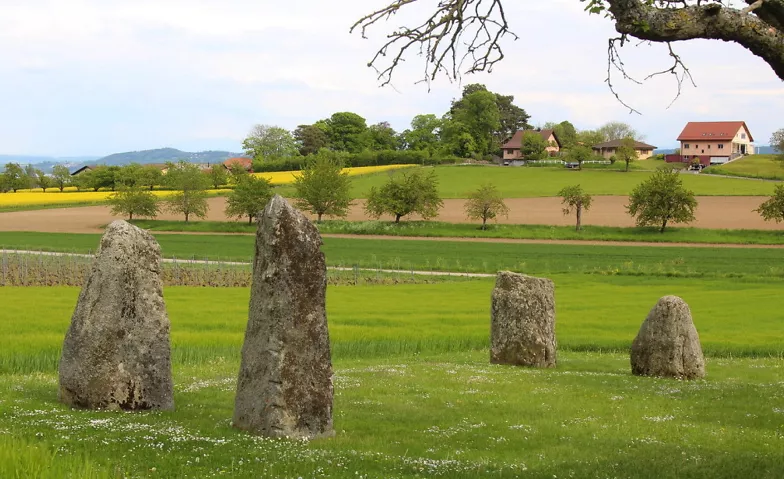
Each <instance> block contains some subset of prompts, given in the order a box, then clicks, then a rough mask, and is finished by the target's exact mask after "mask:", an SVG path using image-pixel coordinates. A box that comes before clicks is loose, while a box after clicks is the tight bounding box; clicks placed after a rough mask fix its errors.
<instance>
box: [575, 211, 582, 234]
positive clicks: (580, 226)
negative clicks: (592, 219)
mask: <svg viewBox="0 0 784 479" xmlns="http://www.w3.org/2000/svg"><path fill="white" fill-rule="evenodd" d="M582 219H583V205H577V228H576V229H577V231H580V229H581V228H582V222H583V221H582Z"/></svg>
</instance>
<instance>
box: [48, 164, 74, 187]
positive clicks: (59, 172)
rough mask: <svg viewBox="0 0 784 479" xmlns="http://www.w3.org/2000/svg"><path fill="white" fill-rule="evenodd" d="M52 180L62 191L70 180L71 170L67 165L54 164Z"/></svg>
mask: <svg viewBox="0 0 784 479" xmlns="http://www.w3.org/2000/svg"><path fill="white" fill-rule="evenodd" d="M52 180H53V181H54V186H56V187H57V188H59V189H60V191H63V189H65V187H66V186H68V185H69V184H70V182H71V172H70V171H68V167H67V166H63V165H55V166H54V167H53V168H52Z"/></svg>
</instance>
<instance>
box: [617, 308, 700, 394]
mask: <svg viewBox="0 0 784 479" xmlns="http://www.w3.org/2000/svg"><path fill="white" fill-rule="evenodd" d="M631 363H632V374H635V375H637V376H660V377H669V378H678V379H696V378H702V377H705V358H704V357H703V355H702V346H700V337H699V335H698V334H697V328H695V327H694V322H693V321H692V319H691V311H690V310H689V305H688V304H686V302H685V301H684V300H682V299H681V298H679V297H677V296H664V297H663V298H661V299H659V302H657V303H656V306H654V307H653V309H651V311H650V313H648V317H647V318H645V321H644V322H643V323H642V326H641V327H640V331H639V332H638V333H637V337H635V338H634V342H633V343H632V350H631Z"/></svg>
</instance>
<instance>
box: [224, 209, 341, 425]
mask: <svg viewBox="0 0 784 479" xmlns="http://www.w3.org/2000/svg"><path fill="white" fill-rule="evenodd" d="M320 246H321V235H319V232H318V230H317V229H316V227H315V226H313V224H312V223H311V222H310V221H309V220H308V219H307V218H306V217H305V216H304V215H303V214H302V213H300V212H299V211H298V210H296V209H294V208H293V207H292V206H291V205H290V204H289V203H288V202H286V200H284V199H283V198H282V197H280V196H278V195H275V196H274V197H273V198H272V199H271V200H270V201H269V203H267V206H266V207H265V208H264V211H263V212H262V214H261V218H260V222H259V227H258V231H257V233H256V256H255V260H254V263H253V285H252V286H251V295H250V311H249V314H248V326H247V329H246V331H245V342H244V344H243V345H242V363H241V364H240V372H239V379H238V381H237V396H236V399H235V405H234V426H235V427H237V428H240V429H244V430H247V431H250V432H253V433H255V434H261V435H265V436H272V437H294V438H314V437H319V436H329V435H332V434H334V432H333V430H332V394H333V390H332V360H331V356H330V349H329V333H328V331H327V312H326V301H325V298H326V287H327V269H326V264H325V262H324V254H323V253H322V252H321V249H320Z"/></svg>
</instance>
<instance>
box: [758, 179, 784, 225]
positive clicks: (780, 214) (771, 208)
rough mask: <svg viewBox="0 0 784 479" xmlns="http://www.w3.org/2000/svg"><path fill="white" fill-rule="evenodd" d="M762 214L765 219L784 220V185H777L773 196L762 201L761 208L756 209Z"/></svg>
mask: <svg viewBox="0 0 784 479" xmlns="http://www.w3.org/2000/svg"><path fill="white" fill-rule="evenodd" d="M754 211H756V212H758V213H759V214H760V216H762V218H763V219H764V220H765V221H771V220H773V221H775V222H776V223H778V222H780V221H784V185H776V188H775V189H774V190H773V196H771V197H770V198H769V199H768V200H767V201H765V202H764V203H762V204H761V205H760V206H759V208H757V209H756V210H754Z"/></svg>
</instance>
